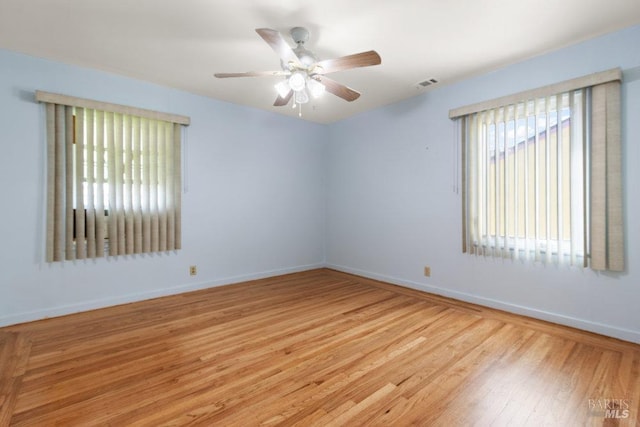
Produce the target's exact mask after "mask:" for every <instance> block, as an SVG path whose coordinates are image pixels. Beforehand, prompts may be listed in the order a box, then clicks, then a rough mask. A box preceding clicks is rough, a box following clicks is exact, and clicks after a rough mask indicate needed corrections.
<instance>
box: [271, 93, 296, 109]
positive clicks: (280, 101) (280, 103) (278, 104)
mask: <svg viewBox="0 0 640 427" xmlns="http://www.w3.org/2000/svg"><path fill="white" fill-rule="evenodd" d="M292 96H293V90H290V91H289V93H288V94H287V96H285V97H284V98H283V97H281V96H280V95H278V97H277V98H276V102H274V103H273V106H274V107H283V106H285V105H287V104H288V103H289V100H290V99H291V97H292Z"/></svg>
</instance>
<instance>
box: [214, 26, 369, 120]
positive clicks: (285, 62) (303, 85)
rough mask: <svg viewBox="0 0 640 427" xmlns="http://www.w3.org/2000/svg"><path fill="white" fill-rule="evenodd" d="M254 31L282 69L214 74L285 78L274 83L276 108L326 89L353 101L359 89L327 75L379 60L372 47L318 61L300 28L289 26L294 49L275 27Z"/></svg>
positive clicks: (303, 101)
mask: <svg viewBox="0 0 640 427" xmlns="http://www.w3.org/2000/svg"><path fill="white" fill-rule="evenodd" d="M256 32H257V33H258V35H260V37H262V38H263V39H264V41H266V42H267V44H268V45H269V46H271V48H272V49H273V50H274V51H275V52H276V53H277V54H278V56H279V57H280V65H281V67H282V70H279V71H250V72H246V73H216V74H214V75H215V76H216V77H218V78H228V77H270V76H282V77H285V79H284V80H281V81H280V82H279V83H277V84H276V85H275V88H276V90H277V91H278V97H277V98H276V101H275V102H274V103H273V105H274V106H276V107H281V106H284V105H287V104H288V103H289V101H290V100H291V99H292V98H293V102H294V104H293V106H294V107H295V106H296V105H299V106H301V105H302V104H305V103H307V102H309V95H311V96H313V97H318V96H321V95H322V94H323V93H324V91H325V90H326V91H327V92H329V93H332V94H334V95H336V96H337V97H339V98H342V99H344V100H346V101H349V102H351V101H355V100H356V99H358V98H359V97H360V93H359V92H357V91H355V90H353V89H351V88H349V87H347V86H345V85H343V84H341V83H338V82H337V81H335V80H332V79H330V78H329V77H327V76H326V75H327V74H329V73H334V72H336V71H344V70H348V69H351V68H357V67H368V66H371V65H378V64H380V63H381V62H382V60H381V59H380V55H378V53H377V52H376V51H374V50H370V51H367V52H361V53H356V54H353V55H347V56H343V57H341V58H336V59H327V60H323V61H319V60H318V58H317V57H316V56H315V55H314V54H313V52H311V51H310V50H308V49H306V48H305V47H304V44H305V42H307V40H309V31H308V30H307V29H306V28H303V27H295V28H292V29H291V31H290V32H289V33H290V34H291V38H292V39H293V41H294V42H295V43H296V47H295V48H293V49H292V48H291V47H290V46H289V44H288V43H287V42H286V41H285V40H284V38H283V37H282V35H281V34H280V33H279V32H278V31H276V30H272V29H269V28H257V29H256ZM300 115H301V113H300Z"/></svg>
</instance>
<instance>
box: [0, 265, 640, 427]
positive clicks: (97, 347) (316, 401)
mask: <svg viewBox="0 0 640 427" xmlns="http://www.w3.org/2000/svg"><path fill="white" fill-rule="evenodd" d="M0 346H1V347H0V405H1V406H0V425H2V426H4V425H12V426H13V425H15V426H53V425H61V426H75V425H82V426H90V425H112V426H125V425H149V426H158V425H184V424H189V425H206V426H211V425H216V426H217V425H223V426H252V425H260V424H266V425H271V424H273V425H277V424H282V425H301V426H302V425H303V426H309V425H319V426H327V425H349V426H351V425H393V426H402V425H420V426H432V425H442V426H459V425H479V426H488V425H504V426H519V425H532V426H540V425H557V426H571V425H576V426H582V425H611V426H613V425H629V426H635V425H639V424H640V421H639V420H640V418H639V417H640V346H638V345H634V344H630V343H625V342H622V341H618V340H615V339H611V338H606V337H602V336H598V335H595V334H590V333H586V332H581V331H577V330H574V329H570V328H565V327H561V326H556V325H552V324H549V323H545V322H540V321H535V320H532V319H528V318H524V317H521V316H515V315H510V314H506V313H503V312H499V311H495V310H490V309H486V308H482V307H478V306H474V305H471V304H466V303H460V302H456V301H453V300H449V299H445V298H440V297H435V296H431V295H427V294H423V293H420V292H416V291H412V290H408V289H404V288H400V287H396V286H392V285H387V284H384V283H380V282H375V281H371V280H367V279H363V278H359V277H356V276H350V275H346V274H342V273H338V272H334V271H330V270H315V271H310V272H304V273H297V274H292V275H287V276H280V277H275V278H270V279H264V280H259V281H254V282H248V283H242V284H238V285H232V286H225V287H219V288H214V289H209V290H204V291H198V292H193V293H188V294H183V295H178V296H172V297H167V298H160V299H155V300H151V301H145V302H140V303H135V304H128V305H123V306H118V307H112V308H108V309H103V310H97V311H92V312H87V313H82V314H78V315H72V316H66V317H61V318H56V319H49V320H44V321H40V322H35V323H30V324H24V325H18V326H14V327H8V328H2V329H0ZM605 399H606V400H607V401H606V402H605ZM614 399H616V400H615V401H614ZM590 405H591V406H590ZM604 405H608V406H609V407H610V409H612V411H611V412H610V414H615V410H616V409H615V405H617V410H618V415H620V416H623V415H624V414H625V412H624V411H625V410H626V411H627V412H626V413H627V414H628V417H627V418H621V419H613V418H609V419H605V418H604V416H605V412H604V408H602V407H601V406H604Z"/></svg>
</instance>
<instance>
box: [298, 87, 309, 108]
mask: <svg viewBox="0 0 640 427" xmlns="http://www.w3.org/2000/svg"><path fill="white" fill-rule="evenodd" d="M307 102H309V95H307V91H306V90H304V89H303V90H298V91H296V94H295V103H296V104H298V105H300V104H306V103H307Z"/></svg>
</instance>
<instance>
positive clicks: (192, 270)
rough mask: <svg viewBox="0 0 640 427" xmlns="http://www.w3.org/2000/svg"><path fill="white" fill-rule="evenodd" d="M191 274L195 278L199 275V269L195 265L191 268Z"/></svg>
mask: <svg viewBox="0 0 640 427" xmlns="http://www.w3.org/2000/svg"><path fill="white" fill-rule="evenodd" d="M189 274H190V275H191V276H195V275H196V274H198V269H197V268H196V266H195V265H192V266H190V267H189Z"/></svg>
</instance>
